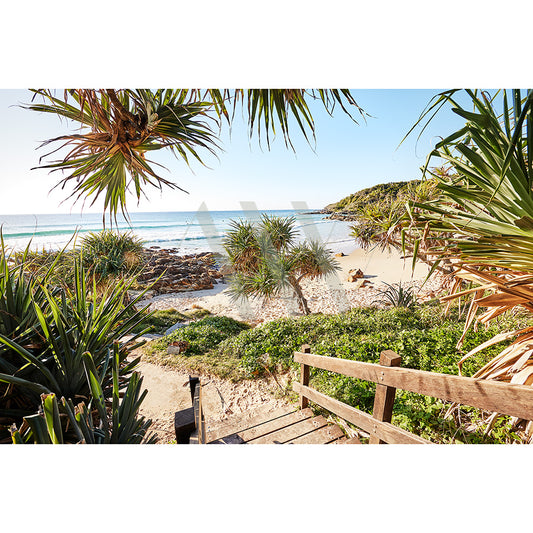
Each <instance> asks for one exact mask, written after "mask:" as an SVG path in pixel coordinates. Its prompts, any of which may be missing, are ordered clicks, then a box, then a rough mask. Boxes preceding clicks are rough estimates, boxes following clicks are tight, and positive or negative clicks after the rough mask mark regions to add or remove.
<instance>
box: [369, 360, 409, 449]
mask: <svg viewBox="0 0 533 533" xmlns="http://www.w3.org/2000/svg"><path fill="white" fill-rule="evenodd" d="M401 362H402V358H401V357H400V356H399V355H398V354H396V353H394V352H393V351H391V350H385V351H383V352H381V354H380V356H379V364H380V366H387V367H391V366H400V364H401ZM395 395H396V388H395V387H388V386H387V385H381V384H380V383H378V384H377V385H376V394H375V395H374V408H373V409H372V416H373V417H374V418H375V419H376V420H381V421H382V422H390V421H391V420H392V408H393V406H394V397H395ZM369 444H384V441H382V440H381V439H379V438H378V437H376V436H375V435H370V440H369Z"/></svg>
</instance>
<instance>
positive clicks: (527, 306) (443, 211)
mask: <svg viewBox="0 0 533 533" xmlns="http://www.w3.org/2000/svg"><path fill="white" fill-rule="evenodd" d="M455 93H456V91H447V92H445V93H442V94H440V95H437V96H436V97H435V99H434V100H433V101H432V102H431V104H430V105H429V106H428V108H427V110H426V112H425V113H424V114H423V115H422V116H421V118H420V120H424V118H425V117H428V116H431V115H432V114H433V113H434V112H435V111H436V110H438V109H439V108H440V107H441V106H442V105H445V104H447V103H450V104H452V106H453V108H452V110H453V111H454V112H455V113H456V114H458V115H459V116H461V117H463V118H464V119H465V125H464V127H463V128H461V129H460V130H459V131H456V132H454V133H453V134H452V135H450V136H448V137H447V138H445V139H443V140H442V141H440V142H439V143H438V144H437V145H436V146H435V149H434V150H433V151H432V152H431V154H430V155H429V157H428V162H429V161H431V160H432V158H434V157H439V158H442V159H443V160H444V161H445V162H446V165H447V167H448V168H449V172H448V173H441V174H439V175H437V174H435V175H434V177H435V179H437V183H438V185H437V187H438V189H439V191H440V192H441V195H440V198H439V200H438V201H429V202H424V203H415V204H413V206H414V207H416V208H417V209H418V214H417V217H416V219H415V220H414V222H415V223H416V224H417V225H418V227H419V229H420V230H421V229H422V228H426V227H429V228H430V229H431V231H432V232H435V233H440V234H445V235H446V239H445V242H444V243H443V244H440V245H435V246H431V247H429V249H427V250H426V253H428V254H430V255H432V257H433V258H434V260H435V261H438V260H441V259H447V260H449V261H451V262H452V263H453V265H454V272H453V276H454V283H453V286H452V288H451V293H450V294H449V295H448V296H446V297H445V298H443V301H451V300H453V299H456V298H460V297H470V306H469V310H468V313H467V317H466V324H465V333H466V331H467V329H468V328H470V327H471V326H472V324H474V323H476V322H477V323H481V324H488V323H489V322H490V321H491V320H494V319H495V318H497V317H498V316H500V315H502V314H503V313H505V312H506V311H509V310H511V309H514V308H516V307H520V308H522V309H524V310H526V311H527V312H529V313H532V312H533V303H532V302H533V190H532V186H533V116H532V103H533V92H532V91H531V90H528V91H527V93H526V94H524V93H522V92H521V91H520V90H513V91H511V93H510V95H509V92H508V91H505V90H504V91H498V92H497V93H496V94H494V95H492V96H491V95H490V94H488V93H486V92H481V93H480V92H478V91H471V90H467V91H466V94H467V95H468V97H469V99H470V101H471V103H472V104H473V111H470V110H466V109H464V107H462V106H461V105H460V104H459V103H458V102H457V98H456V96H455ZM427 167H428V165H427V166H426V168H427ZM429 172H431V171H429ZM509 339H514V340H513V342H512V343H511V344H510V345H509V346H508V347H506V348H505V349H504V350H502V352H501V353H500V354H499V355H497V356H496V357H494V358H493V359H492V360H491V361H489V362H488V363H487V364H486V365H485V366H483V367H482V368H480V369H479V370H478V372H477V373H476V374H475V375H474V377H477V378H485V379H495V380H499V381H507V382H511V383H517V384H533V328H531V327H527V328H524V329H521V330H517V331H510V332H508V333H502V334H500V335H497V336H496V337H494V338H493V339H492V340H490V341H488V342H486V343H484V344H483V345H481V346H478V347H477V348H475V349H474V350H471V351H470V352H469V353H467V354H466V355H465V356H464V357H463V358H462V359H461V361H459V367H461V365H462V363H463V362H464V361H465V360H466V359H467V358H468V357H470V356H472V355H473V354H474V353H477V352H479V351H481V350H483V349H484V348H486V347H488V346H490V345H493V344H496V343H499V342H502V341H504V340H509ZM461 342H462V339H461V340H460V341H459V347H460V346H461ZM493 420H494V418H493ZM514 422H515V423H517V424H518V423H520V424H522V425H523V424H524V423H523V422H520V421H517V420H515V421H514ZM489 427H490V426H489ZM525 431H526V436H527V438H532V436H533V424H532V423H531V422H530V423H528V424H527V425H526V426H525Z"/></svg>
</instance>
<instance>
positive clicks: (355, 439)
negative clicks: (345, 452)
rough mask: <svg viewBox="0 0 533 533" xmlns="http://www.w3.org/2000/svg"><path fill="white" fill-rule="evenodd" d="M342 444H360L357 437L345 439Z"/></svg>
mask: <svg viewBox="0 0 533 533" xmlns="http://www.w3.org/2000/svg"><path fill="white" fill-rule="evenodd" d="M342 444H361V441H360V440H359V439H358V438H357V437H352V438H351V439H346V440H345V441H344V442H343V443H342Z"/></svg>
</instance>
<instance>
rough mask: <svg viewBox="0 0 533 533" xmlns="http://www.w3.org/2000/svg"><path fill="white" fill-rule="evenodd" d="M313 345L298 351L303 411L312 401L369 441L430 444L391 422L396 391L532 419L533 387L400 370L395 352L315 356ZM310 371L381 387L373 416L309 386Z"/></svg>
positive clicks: (299, 384) (406, 369) (421, 371)
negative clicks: (371, 358)
mask: <svg viewBox="0 0 533 533" xmlns="http://www.w3.org/2000/svg"><path fill="white" fill-rule="evenodd" d="M310 352H311V349H310V347H309V346H308V345H304V346H302V351H301V352H295V353H294V360H295V361H296V362H299V363H300V365H301V372H300V383H295V384H294V390H295V391H296V392H298V393H299V394H300V408H305V407H307V405H308V402H309V400H311V401H312V402H314V403H316V404H318V405H320V406H321V407H323V408H325V409H327V410H328V411H331V412H332V413H334V414H336V415H337V416H340V417H341V418H343V419H345V420H347V421H348V422H351V423H352V424H354V425H355V426H357V427H359V428H361V429H362V430H364V431H366V432H367V433H369V434H370V443H371V444H373V443H375V444H381V443H391V444H392V443H394V444H415V443H416V444H430V441H428V440H426V439H423V438H421V437H418V436H417V435H414V434H413V433H410V432H408V431H405V430H403V429H400V428H399V427H397V426H394V425H393V424H391V423H390V422H391V419H392V407H393V404H394V397H395V394H396V389H402V390H407V391H411V392H416V393H419V394H424V395H426V396H433V397H435V398H440V399H442V400H447V401H450V402H457V403H460V404H462V405H469V406H472V407H478V408H480V409H485V410H487V411H494V412H498V413H501V414H505V415H510V416H515V417H518V418H523V419H526V420H533V387H530V386H528V385H514V384H509V383H503V382H497V381H488V380H481V379H474V378H467V377H462V376H452V375H448V374H438V373H436V372H425V371H423V370H412V369H410V368H399V366H400V363H401V357H400V356H399V355H397V354H396V353H394V352H392V351H391V350H386V351H384V352H382V353H381V356H380V363H379V364H372V363H363V362H360V361H352V360H348V359H339V358H336V357H325V356H322V355H314V354H311V353H310ZM310 367H315V368H320V369H322V370H328V371H330V372H336V373H338V374H343V375H345V376H349V377H354V378H358V379H363V380H365V381H372V382H374V383H376V395H375V399H374V409H373V414H372V415H369V414H368V413H365V412H363V411H360V410H359V409H356V408H354V407H352V406H350V405H347V404H345V403H343V402H340V401H338V400H335V399H333V398H330V397H329V396H326V395H325V394H322V393H320V392H318V391H316V390H314V389H312V388H310V387H309V374H310Z"/></svg>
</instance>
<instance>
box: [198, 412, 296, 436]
mask: <svg viewBox="0 0 533 533" xmlns="http://www.w3.org/2000/svg"><path fill="white" fill-rule="evenodd" d="M294 412H295V411H294V408H293V407H285V406H284V407H280V408H279V409H276V410H274V411H272V412H270V413H265V412H262V413H260V414H257V415H254V416H252V417H246V416H243V414H238V415H233V416H231V417H228V418H227V419H226V420H224V421H223V422H221V423H220V424H218V425H216V424H215V425H213V427H211V428H208V429H207V441H208V442H211V441H215V440H219V439H222V438H224V437H228V436H230V435H233V434H235V433H238V432H239V431H243V430H245V429H249V428H252V427H254V426H257V425H259V424H264V423H265V422H267V421H269V420H274V419H276V418H279V417H280V416H284V415H287V414H289V413H294Z"/></svg>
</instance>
